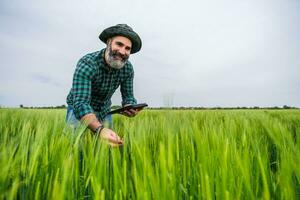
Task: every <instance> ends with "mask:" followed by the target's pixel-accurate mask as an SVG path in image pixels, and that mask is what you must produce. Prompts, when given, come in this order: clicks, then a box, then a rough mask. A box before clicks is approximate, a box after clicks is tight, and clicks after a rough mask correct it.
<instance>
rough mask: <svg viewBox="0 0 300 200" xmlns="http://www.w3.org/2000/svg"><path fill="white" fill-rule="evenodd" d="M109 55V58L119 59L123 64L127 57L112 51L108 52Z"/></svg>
mask: <svg viewBox="0 0 300 200" xmlns="http://www.w3.org/2000/svg"><path fill="white" fill-rule="evenodd" d="M109 55H110V56H111V57H117V56H118V57H120V58H121V59H122V61H123V62H125V61H126V60H127V59H128V57H129V56H128V55H122V54H121V53H119V52H118V51H116V50H115V51H112V50H110V52H109Z"/></svg>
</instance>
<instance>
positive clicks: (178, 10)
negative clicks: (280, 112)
mask: <svg viewBox="0 0 300 200" xmlns="http://www.w3.org/2000/svg"><path fill="white" fill-rule="evenodd" d="M299 11H300V1H299V0H251V1H250V0H245V1H238V0H226V1H225V0H210V1H202V0H192V1H190V0H187V1H179V0H151V1H150V0H128V1H122V0H114V1H111V0H101V1H100V0H97V1H96V0H90V1H80V0H72V1H71V0H60V1H53V0H52V1H50V0H43V1H38V0H26V1H25V0H18V1H16V0H9V1H8V0H1V2H0V27H1V28H0V47H1V48H0V60H1V62H0V106H2V107H18V106H19V105H20V104H23V105H24V106H56V105H63V104H65V105H66V96H67V94H68V92H69V91H70V89H71V85H72V77H73V73H74V69H75V67H76V63H77V62H78V60H79V59H80V58H81V57H82V56H84V55H86V54H88V53H91V52H95V51H99V50H100V49H102V48H105V44H104V43H102V42H101V41H100V40H99V39H98V36H99V34H100V33H101V32H102V31H103V30H104V29H105V28H107V27H110V26H113V25H116V24H120V23H126V24H128V25H130V26H131V27H132V28H133V29H134V30H135V31H136V32H137V33H138V34H139V35H140V37H141V39H142V42H143V45H142V49H141V51H140V52H138V53H136V54H133V55H131V56H130V61H131V63H132V64H133V66H134V70H135V79H134V93H135V97H136V99H137V101H138V102H140V103H143V102H146V103H148V104H149V106H151V107H159V106H199V107H200V106H203V107H215V106H222V107H236V106H249V107H250V106H260V107H265V106H283V105H289V106H296V107H300V78H299V74H300V37H299V32H300V12H299ZM112 102H113V105H120V103H121V98H120V92H119V90H118V91H116V93H115V95H114V96H113V98H112Z"/></svg>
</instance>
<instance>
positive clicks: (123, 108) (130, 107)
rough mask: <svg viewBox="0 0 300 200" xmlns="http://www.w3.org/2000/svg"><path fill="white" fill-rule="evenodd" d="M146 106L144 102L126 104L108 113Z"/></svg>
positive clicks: (117, 112)
mask: <svg viewBox="0 0 300 200" xmlns="http://www.w3.org/2000/svg"><path fill="white" fill-rule="evenodd" d="M147 106H148V104H146V103H139V104H133V105H128V106H124V107H122V108H118V109H115V110H112V111H110V112H109V113H108V114H110V115H112V114H121V113H122V112H124V111H125V110H130V109H142V108H145V107H147Z"/></svg>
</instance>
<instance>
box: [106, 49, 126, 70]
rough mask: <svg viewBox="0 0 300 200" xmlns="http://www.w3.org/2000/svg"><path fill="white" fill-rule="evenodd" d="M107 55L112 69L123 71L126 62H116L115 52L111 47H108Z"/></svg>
mask: <svg viewBox="0 0 300 200" xmlns="http://www.w3.org/2000/svg"><path fill="white" fill-rule="evenodd" d="M105 53H106V54H107V55H106V58H107V61H106V62H107V64H108V65H109V66H110V67H111V68H114V69H121V68H123V67H124V65H125V63H126V61H127V59H126V60H124V61H121V60H115V59H114V56H113V52H112V50H111V47H110V45H108V46H107V49H106V52H105Z"/></svg>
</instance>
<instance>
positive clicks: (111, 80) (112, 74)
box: [67, 49, 136, 121]
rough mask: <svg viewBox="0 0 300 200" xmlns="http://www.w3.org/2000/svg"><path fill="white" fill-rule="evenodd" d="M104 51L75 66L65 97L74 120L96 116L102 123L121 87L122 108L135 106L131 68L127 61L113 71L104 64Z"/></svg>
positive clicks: (85, 58) (83, 59)
mask: <svg viewBox="0 0 300 200" xmlns="http://www.w3.org/2000/svg"><path fill="white" fill-rule="evenodd" d="M104 52H105V49H102V50H101V51H97V52H94V53H90V54H87V55H85V56H84V57H82V58H81V59H80V60H79V61H78V63H77V66H76V70H75V73H74V76H73V85H72V89H71V91H70V93H69V95H68V97H67V103H68V106H72V107H73V108H74V114H75V116H76V118H77V119H81V117H83V116H84V115H86V114H88V113H95V114H96V116H97V118H98V119H99V120H101V121H103V119H104V118H105V116H106V115H107V113H108V112H109V111H110V106H111V97H112V95H113V93H114V92H115V91H116V89H117V88H118V87H119V86H121V87H120V89H121V94H122V105H125V104H136V100H135V98H134V96H133V76H134V72H133V67H132V65H131V63H130V62H129V61H127V62H126V64H125V65H124V67H123V68H121V69H114V68H111V67H110V66H108V65H107V64H106V62H105V60H104Z"/></svg>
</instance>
